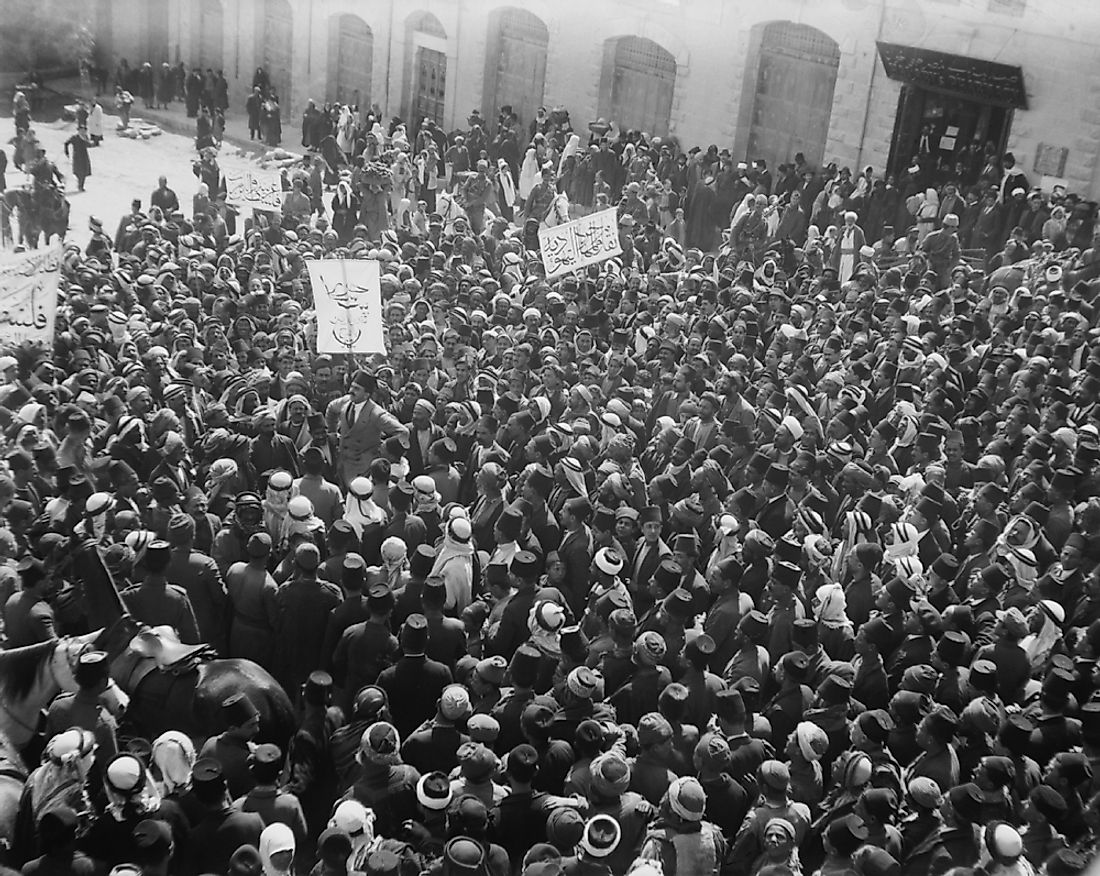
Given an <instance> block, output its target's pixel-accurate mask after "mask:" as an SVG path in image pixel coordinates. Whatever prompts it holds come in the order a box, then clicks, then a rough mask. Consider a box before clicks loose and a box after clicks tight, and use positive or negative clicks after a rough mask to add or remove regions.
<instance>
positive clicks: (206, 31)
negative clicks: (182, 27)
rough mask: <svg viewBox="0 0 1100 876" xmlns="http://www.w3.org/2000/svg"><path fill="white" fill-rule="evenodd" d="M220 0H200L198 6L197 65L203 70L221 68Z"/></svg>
mask: <svg viewBox="0 0 1100 876" xmlns="http://www.w3.org/2000/svg"><path fill="white" fill-rule="evenodd" d="M223 23H224V13H223V11H222V0H202V4H201V5H200V6H199V46H198V49H199V52H198V55H199V65H200V66H201V67H202V69H203V70H205V69H206V68H207V67H209V68H210V69H211V70H220V69H222V65H223V61H222V27H223Z"/></svg>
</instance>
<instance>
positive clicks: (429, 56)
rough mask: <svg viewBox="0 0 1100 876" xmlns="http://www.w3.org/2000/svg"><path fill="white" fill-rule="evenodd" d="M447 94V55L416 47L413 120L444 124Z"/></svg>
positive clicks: (418, 122)
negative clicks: (429, 120) (428, 120)
mask: <svg viewBox="0 0 1100 876" xmlns="http://www.w3.org/2000/svg"><path fill="white" fill-rule="evenodd" d="M446 94H447V56H446V55H445V54H444V53H443V52H439V51H436V50H435V49H428V48H425V47H424V46H418V47H417V49H416V87H415V88H414V90H413V120H414V124H416V126H417V127H419V125H420V122H421V120H422V119H431V120H432V121H433V122H435V123H436V124H437V125H442V124H443V101H444V98H445V97H446Z"/></svg>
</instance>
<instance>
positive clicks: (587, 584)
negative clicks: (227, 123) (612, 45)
mask: <svg viewBox="0 0 1100 876" xmlns="http://www.w3.org/2000/svg"><path fill="white" fill-rule="evenodd" d="M257 87H258V88H259V89H260V90H261V95H262V94H263V89H264V88H265V87H267V86H265V85H264V84H263V83H262V82H261V83H258V84H257ZM490 128H492V129H493V130H492V133H491V134H490ZM302 135H303V145H304V146H305V147H307V149H308V150H309V153H308V155H307V158H306V160H305V163H304V165H303V168H302V169H297V168H295V169H294V170H291V171H289V172H287V174H286V187H287V192H286V196H285V201H284V205H283V210H282V211H281V213H276V214H273V215H270V216H268V215H265V214H263V213H262V212H256V213H255V214H254V216H253V217H251V218H250V219H249V220H248V221H247V222H244V223H241V229H240V231H239V232H238V231H237V229H236V223H237V221H238V219H239V217H237V216H235V215H234V213H233V211H232V210H230V209H228V208H227V205H226V204H225V186H224V179H223V177H222V174H221V172H220V169H219V167H218V164H217V157H216V151H217V150H216V148H215V147H214V146H212V145H210V144H207V145H205V146H203V150H202V151H203V154H202V157H201V159H200V160H199V161H197V162H196V164H195V166H194V173H195V176H196V177H197V181H198V185H199V193H198V194H197V195H196V196H195V198H194V201H193V204H192V206H193V207H194V210H193V213H192V214H191V215H188V214H187V213H185V212H184V211H183V210H182V209H181V207H180V199H179V198H178V197H177V196H176V194H175V192H173V191H172V190H171V189H170V188H169V187H168V180H167V178H162V179H161V181H160V184H159V186H158V188H157V189H156V190H155V191H154V192H153V195H152V197H151V198H150V199H149V204H150V206H149V207H148V209H147V210H146V209H143V204H142V201H141V200H140V199H139V200H135V202H134V207H133V210H132V211H131V213H130V214H128V215H127V216H125V217H122V219H121V221H120V223H119V226H118V231H117V234H116V235H115V236H114V237H111V236H109V234H108V233H106V232H105V231H104V229H103V223H102V222H101V221H100V220H99V219H97V218H94V219H93V220H92V236H91V241H90V243H89V244H88V245H87V246H86V247H84V248H81V247H79V246H77V245H75V244H72V243H67V244H66V245H65V249H64V264H63V276H64V281H63V286H62V288H61V289H60V290H59V307H58V315H57V334H56V338H55V342H54V345H53V349H48V348H45V347H40V346H38V347H36V346H33V345H25V346H22V347H19V348H17V349H14V350H11V351H10V355H6V356H4V357H3V358H0V372H2V373H3V376H2V380H3V384H4V385H3V386H2V387H0V425H2V426H3V429H4V434H5V440H6V448H7V449H6V451H5V453H4V455H3V459H4V463H5V472H4V473H3V474H2V475H0V508H2V515H3V518H4V521H5V524H6V525H5V528H3V529H0V555H2V557H3V565H2V566H0V582H2V583H0V592H2V593H3V595H4V603H3V612H2V618H3V637H4V646H5V649H6V651H5V652H0V706H2V710H0V722H2V723H0V727H3V728H4V729H5V731H6V732H8V733H9V734H10V735H13V736H14V735H15V731H16V730H19V731H20V736H21V737H25V738H26V744H25V745H23V744H20V747H21V748H22V754H23V756H24V758H25V760H26V763H25V764H24V766H25V768H26V773H25V780H24V774H23V773H20V772H19V771H18V770H19V765H18V763H17V759H16V758H13V759H12V765H11V766H6V765H0V780H3V779H5V778H10V777H11V776H12V775H18V776H19V777H20V780H21V781H23V782H24V783H23V786H22V791H21V793H20V795H19V799H18V804H17V807H15V810H16V811H14V812H12V813H10V815H11V820H12V824H11V825H4V824H2V823H0V835H5V834H6V835H9V836H10V837H11V843H10V847H9V848H8V849H7V850H6V851H5V858H4V860H5V862H6V864H7V865H8V866H9V867H15V868H22V872H23V873H24V874H28V876H31V874H47V873H77V874H85V873H93V872H107V871H110V872H112V873H115V874H119V876H121V874H134V873H138V874H147V876H148V874H158V876H159V874H172V876H194V874H207V873H213V874H261V873H262V874H265V876H274V874H289V873H298V874H304V873H313V874H319V876H346V874H371V876H392V874H403V876H404V874H408V876H412V874H419V873H431V874H437V873H439V874H446V876H451V874H455V876H457V874H470V876H474V874H492V876H516V874H523V876H554V874H567V876H581V874H583V876H624V874H631V876H706V874H715V876H718V874H721V876H810V874H821V876H903V874H904V876H941V874H947V873H950V874H953V876H970V874H983V876H1033V874H1045V876H1064V874H1079V873H1084V872H1086V869H1087V868H1088V867H1089V865H1090V864H1091V863H1092V861H1093V858H1094V856H1095V853H1096V849H1097V844H1098V843H1100V793H1098V792H1100V695H1098V692H1097V690H1098V681H1100V571H1098V568H1100V566H1098V564H1100V327H1098V322H1100V310H1098V307H1097V302H1096V296H1097V289H1098V286H1097V280H1096V279H1095V278H1096V277H1098V276H1100V249H1097V248H1096V247H1095V246H1093V243H1094V238H1093V236H1092V225H1093V219H1094V213H1093V209H1094V206H1095V205H1091V204H1088V203H1086V202H1084V201H1083V200H1082V199H1079V198H1076V197H1073V196H1072V195H1068V194H1066V193H1064V192H1061V191H1060V190H1059V191H1053V192H1042V191H1039V190H1037V189H1033V188H1031V187H1030V186H1029V183H1028V181H1027V180H1026V178H1025V177H1024V175H1023V173H1021V171H1020V170H1019V168H1017V167H1016V166H1015V162H1014V160H1013V158H1012V156H1011V155H1007V154H1005V155H991V156H989V160H988V162H987V164H986V165H985V166H983V167H982V168H981V169H980V170H979V171H978V174H977V176H975V177H974V178H973V180H975V181H971V182H968V183H967V185H966V186H965V190H963V191H961V190H960V188H959V185H960V184H961V179H960V180H953V181H952V180H949V181H947V182H945V183H943V184H935V182H934V181H933V180H932V178H931V174H932V165H931V163H930V162H929V161H927V160H925V156H922V155H921V154H920V153H919V151H918V152H917V154H916V156H915V157H914V160H913V164H912V166H911V167H910V168H909V169H908V170H907V171H906V173H905V174H904V175H903V176H902V177H901V178H900V179H898V180H895V179H894V178H893V177H883V176H882V175H881V174H879V173H876V172H875V171H874V169H873V168H866V169H864V170H862V171H860V172H858V173H856V174H852V173H851V172H850V171H849V170H848V169H847V168H838V167H836V166H835V165H828V166H826V167H823V168H811V167H809V166H807V165H806V163H805V162H804V160H803V159H802V157H801V156H796V158H795V160H794V162H793V163H792V164H790V165H786V164H785V165H783V166H781V167H779V168H777V170H776V176H775V178H774V179H773V177H772V175H771V171H770V170H769V169H768V167H767V165H766V163H765V162H763V161H759V160H756V161H753V162H751V164H750V163H749V162H744V163H737V162H735V161H734V159H733V158H731V156H730V155H729V154H728V152H725V151H720V150H719V149H718V148H717V147H714V146H712V147H710V148H709V149H706V150H703V149H694V148H693V149H690V150H687V151H683V150H682V149H681V148H680V146H679V145H678V144H676V143H675V142H674V141H672V140H661V139H658V138H655V137H647V136H646V135H644V134H642V133H641V132H636V131H620V130H618V129H617V128H616V127H615V126H614V125H611V124H606V123H604V122H603V121H602V120H601V121H597V122H594V123H592V124H591V125H589V127H588V130H587V131H583V132H582V131H574V130H573V129H572V127H571V123H570V122H569V118H568V115H567V114H566V113H564V112H563V111H561V110H545V109H540V110H539V111H538V112H537V113H536V116H535V119H534V120H533V121H532V122H531V123H530V125H529V126H526V127H524V126H521V125H520V124H519V122H518V120H517V116H516V114H515V113H514V112H512V110H511V108H505V109H504V110H503V111H502V112H501V115H500V117H499V119H498V120H497V123H496V125H495V126H490V125H487V124H486V123H485V122H484V121H483V120H482V119H481V118H480V116H479V115H478V114H476V113H475V114H473V115H472V116H471V118H470V120H469V124H468V126H467V127H466V128H465V129H464V131H462V132H452V133H451V134H449V135H448V134H445V133H444V132H443V131H442V130H441V129H440V128H439V127H438V126H437V125H435V124H433V123H430V122H423V123H421V124H419V125H418V126H417V127H416V128H415V129H413V130H411V131H410V130H407V129H406V126H405V125H404V124H403V123H402V121H401V120H400V119H394V120H391V121H390V122H388V123H384V122H383V121H382V119H381V113H380V112H378V111H377V110H376V111H374V112H372V113H367V114H365V115H363V116H362V117H360V115H359V113H358V110H357V109H356V108H354V107H334V106H326V107H322V108H320V109H319V108H317V107H316V106H315V105H312V104H311V105H310V106H309V108H308V109H307V110H306V113H305V116H304V118H303V130H302ZM582 140H583V141H584V142H585V145H584V146H583V147H582V146H581V142H582ZM330 197H331V199H330ZM604 206H606V207H607V208H608V209H610V208H612V207H614V208H615V209H616V210H617V214H618V217H619V218H618V223H619V230H620V243H621V245H622V249H623V252H622V254H621V255H620V256H618V257H615V258H612V259H609V260H607V261H605V262H603V263H600V264H596V265H591V266H589V267H587V268H585V269H584V270H582V271H579V272H575V273H573V274H569V275H566V276H562V277H557V278H554V279H550V280H548V279H546V277H545V271H544V270H543V265H542V261H541V258H540V255H539V251H538V246H539V244H538V231H539V229H540V227H545V226H546V225H549V224H553V223H555V222H557V221H563V220H564V219H567V218H569V217H570V216H577V215H581V214H583V213H585V212H587V211H589V210H593V209H600V208H602V207H604ZM318 258H367V259H374V260H377V261H378V262H379V264H380V271H381V289H382V300H383V311H384V313H383V319H384V323H385V325H384V330H385V336H386V351H385V353H384V354H383V353H379V354H377V355H375V356H371V357H364V356H360V357H358V358H354V357H348V356H343V355H330V354H325V353H318V352H317V349H316V336H317V323H316V315H315V311H314V308H313V300H312V296H311V289H310V284H309V275H308V270H307V263H308V261H309V260H312V259H318ZM73 556H76V557H79V558H80V559H78V560H77V561H75V562H74V561H72V560H71V558H72V557H73ZM100 565H102V568H103V569H104V570H106V572H107V573H109V575H110V577H111V579H112V580H113V584H114V586H115V588H117V591H118V592H119V594H120V602H119V603H118V604H119V611H121V610H122V608H124V609H125V610H126V612H127V613H128V615H129V616H130V617H131V618H132V619H133V621H135V622H137V623H138V624H142V625H145V629H146V630H147V632H146V633H143V634H142V635H143V636H147V637H148V636H152V637H153V639H154V640H155V641H157V642H159V643H160V644H159V646H158V647H159V648H160V649H161V653H162V654H163V653H172V654H176V653H181V654H186V655H187V656H188V659H191V658H194V657H195V656H196V655H197V654H200V653H201V649H200V651H195V649H194V646H197V645H206V646H208V647H209V648H210V649H213V650H216V652H217V653H218V654H219V655H220V656H221V657H223V658H230V659H234V660H239V661H251V663H248V664H246V665H248V666H251V665H252V663H254V664H258V666H257V667H254V669H253V670H251V672H252V674H251V675H250V676H249V677H250V678H251V679H252V683H254V684H259V685H261V686H262V685H263V684H265V683H266V682H265V679H270V680H271V681H270V684H271V688H270V690H274V689H275V688H277V689H278V691H279V692H281V693H285V695H286V696H287V697H289V698H290V699H291V700H292V701H293V702H294V704H295V709H296V712H295V714H296V729H295V730H294V732H293V733H292V734H289V735H285V736H284V737H283V738H277V732H276V728H275V727H274V726H272V725H270V724H265V721H267V720H268V718H267V716H268V715H270V708H269V706H270V704H269V703H268V702H267V697H265V698H264V701H262V702H261V701H260V699H259V698H258V697H257V695H256V694H255V693H249V692H246V691H241V690H238V691H226V693H225V695H224V697H223V698H222V699H221V700H220V702H219V712H218V714H217V715H216V716H214V720H215V721H216V724H217V726H215V727H213V728H212V729H211V731H210V734H209V735H208V736H201V737H199V738H195V737H194V735H193V734H188V733H184V732H181V731H180V730H179V729H175V728H170V729H168V730H165V731H163V732H160V733H157V734H154V733H153V732H150V728H149V727H148V726H143V725H142V724H141V723H140V722H139V721H138V719H137V717H136V712H132V711H128V710H127V708H126V706H125V702H126V697H125V696H120V695H119V689H120V688H122V689H126V688H127V687H130V688H131V689H130V690H128V691H126V692H127V693H129V694H130V695H131V696H132V697H139V696H141V695H142V688H141V687H140V685H149V684H153V683H155V682H156V680H157V679H159V678H160V677H161V675H162V674H163V675H165V676H167V675H170V674H171V668H172V666H175V667H177V668H178V667H179V666H180V664H179V662H178V661H177V662H172V663H166V668H165V669H163V670H162V669H154V670H152V672H153V674H152V675H141V673H135V672H134V671H133V668H132V667H133V661H134V660H135V659H137V658H136V657H135V656H134V653H135V651H134V649H135V646H134V645H130V646H128V647H126V648H124V649H120V648H118V647H115V645H114V644H113V643H114V642H115V639H117V637H115V636H112V635H111V631H110V630H108V632H107V633H104V634H102V635H101V636H99V637H98V638H94V637H91V638H90V639H89V642H88V643H87V644H86V645H84V646H82V648H81V649H79V651H78V652H76V653H77V656H76V658H75V659H74V660H73V661H72V662H71V664H70V665H69V669H68V674H69V675H71V679H68V678H66V680H67V681H69V682H70V683H69V684H65V683H63V682H62V681H61V680H58V679H59V678H65V677H66V672H65V671H64V670H62V671H61V675H60V676H58V674H57V672H58V671H57V670H55V669H51V670H50V672H52V673H53V676H52V677H53V678H54V681H55V688H54V689H56V688H57V687H60V688H62V692H61V693H60V694H59V695H57V696H56V698H55V699H53V701H52V702H47V703H46V706H47V708H46V711H45V715H44V716H43V717H39V716H32V720H30V721H28V720H26V719H25V718H23V717H20V716H21V715H24V714H25V713H24V712H21V711H20V710H19V708H17V705H18V703H19V702H22V701H23V700H25V699H26V698H27V697H29V696H30V694H29V693H28V691H30V690H36V689H37V687H36V684H38V682H36V681H35V679H36V678H39V677H41V673H43V672H46V670H45V669H42V670H40V671H39V675H35V674H34V672H31V673H30V675H29V676H28V678H29V680H20V679H23V676H25V675H27V674H28V673H27V670H26V668H25V667H26V665H27V664H28V661H29V662H30V663H31V665H33V666H47V663H43V662H42V661H43V660H46V659H47V657H46V656H43V655H47V656H48V655H49V654H52V653H54V650H56V649H61V648H63V647H65V645H64V643H65V642H66V641H69V640H68V639H66V638H64V637H72V636H81V635H87V634H89V633H93V632H94V631H95V628H94V626H93V622H94V621H95V619H96V618H98V617H100V616H101V611H102V606H101V605H99V604H97V603H96V602H95V599H94V598H93V595H92V594H93V593H95V592H98V590H97V589H96V577H95V576H96V571H95V570H96V569H98V568H99V566H100ZM139 638H140V637H139ZM134 641H135V642H138V641H139V639H135V640H134ZM141 641H142V642H146V643H147V642H148V641H150V639H149V638H144V639H141ZM143 647H145V646H143ZM138 650H139V651H140V653H146V652H145V651H141V649H140V648H139V649H138ZM34 661H39V662H37V663H35V662H34ZM62 662H64V661H62ZM48 666H51V667H52V666H53V663H52V662H50V663H49V664H48ZM19 667H23V668H22V669H21V670H20V671H17V669H18V668H19ZM265 671H266V672H265ZM138 676H141V677H140V678H137V677H138ZM135 678H137V681H135ZM166 708H167V706H166ZM1094 716H1095V717H1094ZM23 731H26V733H23ZM4 817H6V815H5V812H4V809H3V807H2V806H0V819H2V818H4ZM6 827H10V830H7V831H5V828H6Z"/></svg>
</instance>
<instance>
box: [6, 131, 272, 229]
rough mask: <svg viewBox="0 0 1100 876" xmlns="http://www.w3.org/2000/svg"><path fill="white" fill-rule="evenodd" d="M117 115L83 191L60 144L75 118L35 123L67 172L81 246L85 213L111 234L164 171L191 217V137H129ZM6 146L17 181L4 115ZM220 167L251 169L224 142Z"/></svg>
mask: <svg viewBox="0 0 1100 876" xmlns="http://www.w3.org/2000/svg"><path fill="white" fill-rule="evenodd" d="M116 122H117V119H116V117H115V116H107V117H106V118H105V120H104V132H105V135H106V136H105V137H104V140H103V143H102V145H100V146H99V147H97V148H95V149H92V150H90V155H91V162H92V176H91V177H89V178H88V179H87V181H86V183H85V189H86V190H85V191H83V192H79V191H77V187H76V179H75V178H74V177H73V176H72V167H71V164H70V162H69V160H68V159H67V158H65V154H64V151H63V149H64V143H65V141H66V140H67V139H68V138H69V137H71V136H72V134H73V132H74V131H75V130H76V125H75V123H73V122H63V121H57V122H46V123H43V122H39V123H36V124H35V126H34V129H35V132H36V133H37V134H38V138H39V140H40V141H41V142H42V144H43V145H44V146H45V148H46V154H47V155H49V156H50V158H52V159H53V160H54V161H55V162H56V163H57V166H58V168H59V169H60V170H61V172H62V173H63V174H65V189H66V195H67V197H68V198H69V202H70V204H71V205H72V212H71V214H70V222H69V229H70V230H69V237H70V239H73V240H75V241H76V242H77V243H79V244H80V245H81V246H83V245H85V244H86V243H87V242H88V240H89V238H90V236H91V235H90V232H89V230H88V217H89V216H92V215H95V216H97V217H98V218H99V219H101V220H102V221H103V228H104V230H105V231H106V232H107V233H108V234H109V235H111V236H113V235H114V232H115V229H116V228H117V226H118V221H119V219H120V218H121V217H122V216H123V214H125V213H127V212H129V209H130V201H131V200H132V199H133V198H135V197H140V198H141V200H142V206H143V207H145V208H147V207H148V204H149V195H150V194H151V193H152V191H153V189H155V188H156V186H157V177H159V176H160V175H161V174H165V175H167V177H168V185H169V186H170V187H171V188H172V189H173V190H174V191H175V192H176V195H177V196H178V197H179V200H180V206H181V209H182V210H183V212H184V214H185V215H187V216H190V215H191V198H192V197H193V196H194V194H195V192H196V191H197V190H198V180H197V179H196V178H195V175H194V174H193V173H192V172H191V162H192V160H193V159H195V158H196V153H195V146H194V141H193V140H191V139H190V138H188V137H184V136H180V135H178V134H170V133H168V132H165V133H162V134H161V135H160V136H157V137H152V138H150V139H149V140H130V139H128V138H125V137H119V136H118V135H117V134H116V133H115V124H116ZM0 124H2V125H3V129H2V130H3V135H2V136H3V142H4V148H5V149H6V150H7V152H8V174H7V176H8V185H9V186H14V185H17V184H19V183H20V182H21V179H20V177H21V174H20V172H19V171H18V170H16V169H15V167H14V165H12V164H11V153H12V147H11V146H10V145H8V140H9V139H10V137H11V135H12V134H13V127H12V122H11V120H10V119H4V120H3V121H2V122H0ZM219 163H220V164H221V166H222V169H223V170H232V169H239V168H243V167H255V166H256V165H255V163H254V162H253V161H251V160H250V159H249V157H248V156H244V155H241V154H239V150H238V149H237V148H236V147H235V146H231V145H228V144H227V145H226V146H224V147H223V149H222V154H221V155H220V156H219Z"/></svg>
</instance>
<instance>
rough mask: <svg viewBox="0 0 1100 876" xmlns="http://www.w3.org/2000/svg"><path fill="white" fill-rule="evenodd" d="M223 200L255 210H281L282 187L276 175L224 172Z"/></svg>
mask: <svg viewBox="0 0 1100 876" xmlns="http://www.w3.org/2000/svg"><path fill="white" fill-rule="evenodd" d="M225 200H226V201H227V202H228V203H230V204H237V205H240V206H244V205H248V206H250V207H252V208H253V209H255V210H281V209H282V208H283V186H282V183H281V182H280V181H279V176H278V174H275V175H272V174H259V173H256V172H255V171H253V170H232V171H226V172H225Z"/></svg>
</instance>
